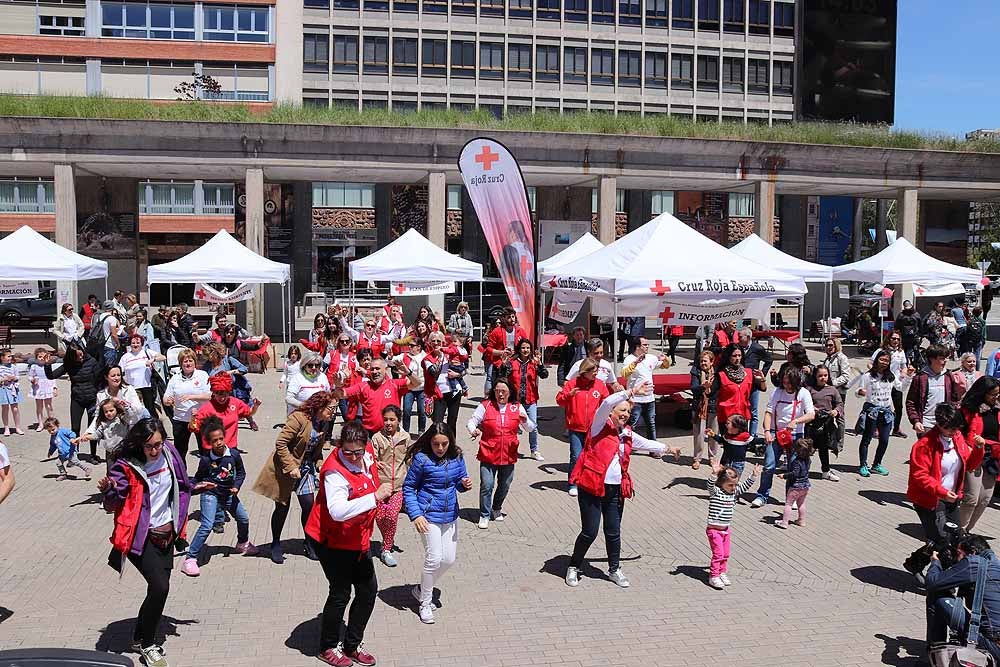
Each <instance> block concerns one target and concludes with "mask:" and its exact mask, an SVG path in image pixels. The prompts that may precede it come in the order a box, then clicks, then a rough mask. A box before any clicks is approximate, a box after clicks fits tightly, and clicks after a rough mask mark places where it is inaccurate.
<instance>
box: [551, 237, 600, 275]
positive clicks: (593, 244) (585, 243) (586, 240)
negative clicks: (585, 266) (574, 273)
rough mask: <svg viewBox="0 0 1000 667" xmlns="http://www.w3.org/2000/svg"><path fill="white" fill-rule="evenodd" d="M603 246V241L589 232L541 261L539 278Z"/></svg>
mask: <svg viewBox="0 0 1000 667" xmlns="http://www.w3.org/2000/svg"><path fill="white" fill-rule="evenodd" d="M603 247H604V244H603V243H601V242H600V241H598V240H597V238H596V237H595V236H594V235H593V234H591V233H590V232H587V233H586V234H584V235H583V236H581V237H580V238H578V239H577V240H576V241H574V242H573V243H572V244H571V245H570V246H568V247H567V248H564V249H563V250H562V251H560V252H557V253H556V254H555V255H552V257H549V258H548V259H546V260H544V261H541V262H539V263H538V279H539V280H544V279H545V276H546V275H551V274H552V273H553V272H555V271H557V270H559V269H560V268H561V267H563V266H565V265H566V264H569V263H570V262H575V261H576V260H578V259H580V258H581V257H586V256H587V255H589V254H590V253H592V252H594V251H596V250H600V249H601V248H603Z"/></svg>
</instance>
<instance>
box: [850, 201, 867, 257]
mask: <svg viewBox="0 0 1000 667" xmlns="http://www.w3.org/2000/svg"><path fill="white" fill-rule="evenodd" d="M852 230H853V231H852V232H851V239H852V240H851V261H852V262H857V261H859V260H860V259H861V249H862V247H863V246H864V243H865V200H864V199H861V198H858V199H855V200H854V220H853V221H852Z"/></svg>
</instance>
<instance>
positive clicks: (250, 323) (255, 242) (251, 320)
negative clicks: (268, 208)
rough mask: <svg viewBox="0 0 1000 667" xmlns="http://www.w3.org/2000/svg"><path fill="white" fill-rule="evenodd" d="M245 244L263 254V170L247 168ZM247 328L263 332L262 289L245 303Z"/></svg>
mask: <svg viewBox="0 0 1000 667" xmlns="http://www.w3.org/2000/svg"><path fill="white" fill-rule="evenodd" d="M246 195H247V217H246V245H247V248H249V249H250V250H253V251H254V252H255V253H257V254H259V255H263V254H264V170H263V169H247V175H246ZM247 328H248V329H249V330H250V332H251V333H252V334H253V335H255V336H259V335H261V334H262V333H264V290H263V288H262V286H261V285H257V287H255V288H254V296H253V299H252V300H251V301H249V302H248V303H247Z"/></svg>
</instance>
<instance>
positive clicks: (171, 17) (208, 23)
mask: <svg viewBox="0 0 1000 667" xmlns="http://www.w3.org/2000/svg"><path fill="white" fill-rule="evenodd" d="M196 11H199V12H200V13H201V17H200V18H201V20H200V21H196V20H195V18H196V17H195V12H196ZM268 16H269V9H268V8H267V7H242V6H239V5H214V4H213V5H198V6H196V5H193V4H169V3H159V2H104V3H102V4H101V35H102V36H104V37H133V38H139V39H181V40H194V39H200V40H207V41H220V42H267V41H268V35H269V32H268V24H269V19H268ZM80 27H81V28H82V27H83V24H82V21H81V23H80ZM40 29H41V26H40ZM42 34H50V33H44V32H43V33H42ZM81 34H82V33H81Z"/></svg>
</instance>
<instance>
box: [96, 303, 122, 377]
mask: <svg viewBox="0 0 1000 667" xmlns="http://www.w3.org/2000/svg"><path fill="white" fill-rule="evenodd" d="M100 323H101V332H102V336H103V338H104V365H105V366H115V365H117V364H118V348H120V347H121V340H120V339H119V338H118V336H119V334H120V332H121V323H120V322H119V321H118V318H117V317H115V302H114V301H112V300H111V299H108V300H107V301H105V302H104V314H103V315H101V319H100Z"/></svg>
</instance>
